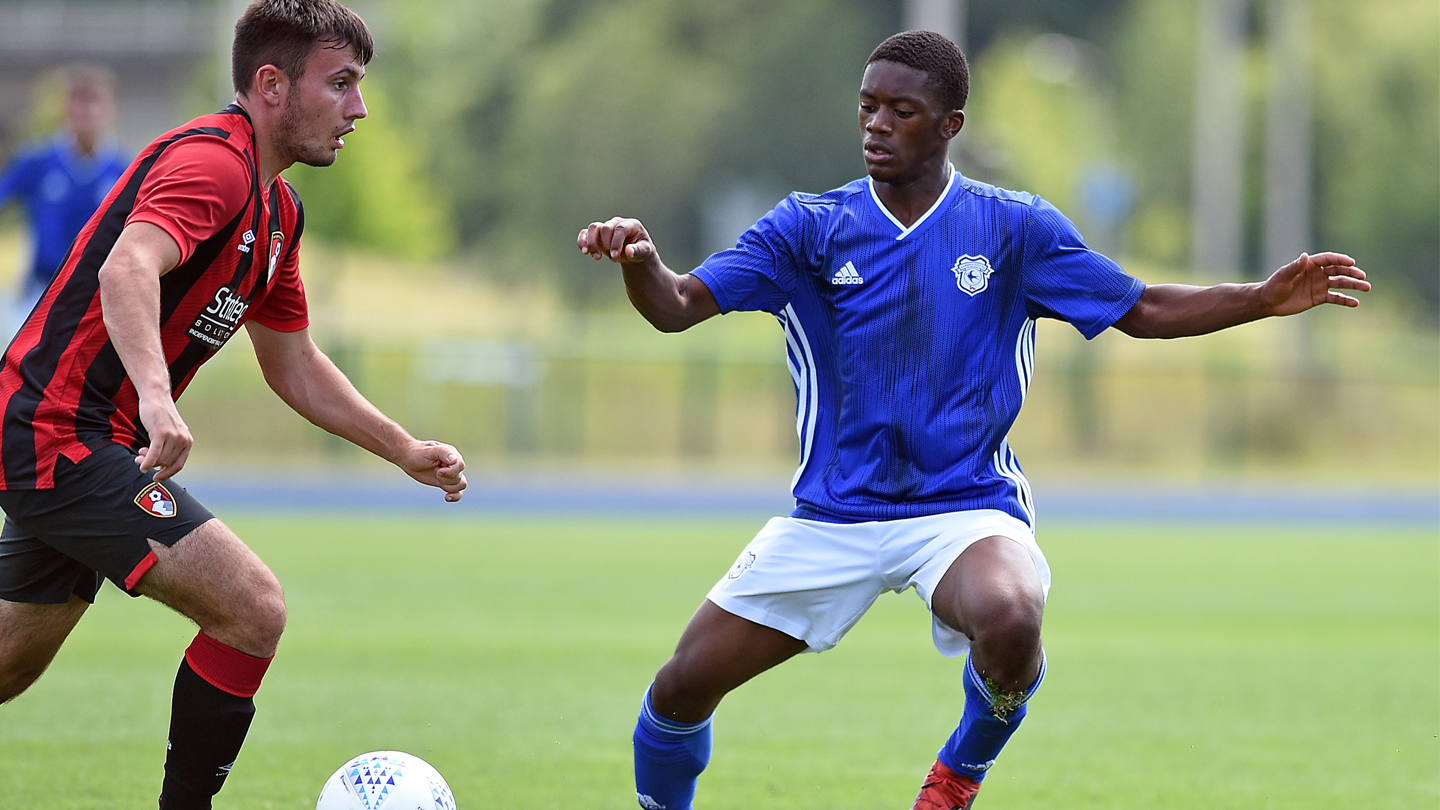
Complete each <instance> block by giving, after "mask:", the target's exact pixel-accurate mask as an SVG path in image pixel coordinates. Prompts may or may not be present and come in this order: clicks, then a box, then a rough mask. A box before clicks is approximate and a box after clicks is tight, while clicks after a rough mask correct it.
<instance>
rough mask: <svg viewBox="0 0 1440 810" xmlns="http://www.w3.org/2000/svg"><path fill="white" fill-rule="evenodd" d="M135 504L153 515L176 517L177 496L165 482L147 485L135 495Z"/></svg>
mask: <svg viewBox="0 0 1440 810" xmlns="http://www.w3.org/2000/svg"><path fill="white" fill-rule="evenodd" d="M135 505H136V506H138V507H140V508H141V509H143V510H145V514H147V515H150V516H151V517H158V518H172V517H175V498H174V496H172V495H171V494H170V490H168V489H166V488H165V486H164V485H163V484H160V483H158V482H156V483H153V484H150V485H148V486H146V487H145V488H144V489H142V490H140V494H139V495H136V496H135Z"/></svg>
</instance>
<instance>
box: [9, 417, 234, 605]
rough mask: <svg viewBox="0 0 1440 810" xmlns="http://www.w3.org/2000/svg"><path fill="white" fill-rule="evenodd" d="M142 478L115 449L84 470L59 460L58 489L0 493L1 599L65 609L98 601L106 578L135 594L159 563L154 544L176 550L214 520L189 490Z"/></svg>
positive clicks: (89, 460)
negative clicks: (75, 600)
mask: <svg viewBox="0 0 1440 810" xmlns="http://www.w3.org/2000/svg"><path fill="white" fill-rule="evenodd" d="M154 474H155V473H154V471H151V472H147V473H142V472H140V469H139V468H138V467H137V466H136V465H135V454H134V453H131V452H130V450H129V448H127V447H123V446H121V445H118V444H114V445H109V446H107V447H105V448H103V449H101V450H97V451H95V452H94V453H91V454H90V455H89V456H87V457H86V458H85V460H84V461H81V462H80V463H79V464H72V463H71V462H70V460H69V459H67V458H65V457H64V456H61V457H60V459H59V461H58V463H57V464H56V465H55V488H54V489H17V490H0V508H3V509H4V510H5V528H4V530H3V531H0V599H5V600H7V601H10V602H27V603H31V604H50V605H60V604H64V603H66V602H68V601H70V597H71V595H72V594H73V595H75V596H78V597H80V598H81V599H84V600H85V601H87V602H94V601H95V593H96V591H98V590H100V583H101V580H102V579H109V580H110V581H111V582H114V583H115V584H116V585H117V586H119V587H120V588H121V589H122V590H124V591H125V592H126V593H128V594H130V595H131V596H137V595H138V594H136V593H135V585H136V583H137V582H139V581H140V577H141V576H143V575H144V574H145V572H146V571H149V570H150V566H152V565H154V564H155V554H154V552H152V551H151V550H150V543H149V541H150V540H154V541H156V542H158V543H161V544H162V545H166V546H173V545H175V543H176V542H177V541H178V540H179V539H180V538H182V537H184V536H185V535H187V534H189V533H190V532H192V531H194V530H195V529H196V527H198V526H199V525H200V524H202V523H204V522H206V521H208V520H210V519H211V518H213V517H215V516H214V515H212V514H210V510H208V509H206V508H205V507H204V506H202V505H201V504H200V502H199V501H197V500H195V498H194V497H192V496H191V495H190V493H188V492H186V491H185V488H184V487H182V486H180V485H179V484H177V483H175V482H174V480H166V481H164V482H162V483H158V484H157V483H155V482H154V481H152V480H151V479H152V477H153V476H154Z"/></svg>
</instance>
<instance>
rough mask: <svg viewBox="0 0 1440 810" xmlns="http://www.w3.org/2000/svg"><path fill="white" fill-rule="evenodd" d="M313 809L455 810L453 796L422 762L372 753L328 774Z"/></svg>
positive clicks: (401, 754)
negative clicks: (328, 776)
mask: <svg viewBox="0 0 1440 810" xmlns="http://www.w3.org/2000/svg"><path fill="white" fill-rule="evenodd" d="M315 810H455V797H454V795H452V794H451V793H450V786H449V785H448V784H446V783H445V778H444V777H442V776H441V775H440V772H439V771H437V770H435V769H434V768H433V767H431V766H430V763H428V762H426V761H425V760H423V759H421V758H419V757H417V756H415V755H414V754H407V753H405V752H403V751H371V752H370V753H368V754H361V755H360V756H358V757H355V758H354V759H352V760H350V761H349V762H347V763H345V764H344V765H342V766H340V769H339V770H337V771H335V773H333V774H331V775H330V778H329V779H328V780H326V782H325V787H323V788H321V790H320V799H319V801H317V802H316V803H315Z"/></svg>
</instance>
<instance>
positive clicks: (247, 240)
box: [235, 231, 255, 253]
mask: <svg viewBox="0 0 1440 810" xmlns="http://www.w3.org/2000/svg"><path fill="white" fill-rule="evenodd" d="M254 243H255V232H254V231H246V232H245V233H244V234H242V235H241V236H240V244H238V245H236V246H235V249H236V250H238V251H240V252H241V253H249V252H250V245H252V244H254Z"/></svg>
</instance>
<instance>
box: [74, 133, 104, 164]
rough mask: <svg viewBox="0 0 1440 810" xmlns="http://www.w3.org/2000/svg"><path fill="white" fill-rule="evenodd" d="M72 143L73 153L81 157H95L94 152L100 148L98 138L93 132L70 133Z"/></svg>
mask: <svg viewBox="0 0 1440 810" xmlns="http://www.w3.org/2000/svg"><path fill="white" fill-rule="evenodd" d="M71 135H72V136H73V140H72V143H74V144H75V152H76V153H77V154H79V155H80V156H81V157H86V158H92V157H95V152H96V150H97V149H99V147H100V138H99V136H97V135H96V134H95V133H93V132H72V133H71Z"/></svg>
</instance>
